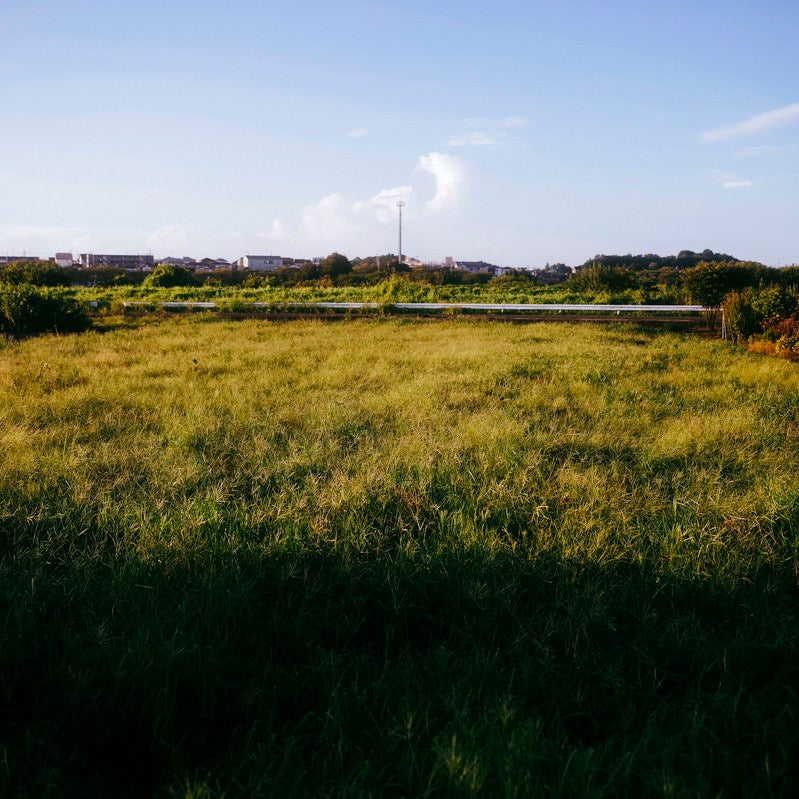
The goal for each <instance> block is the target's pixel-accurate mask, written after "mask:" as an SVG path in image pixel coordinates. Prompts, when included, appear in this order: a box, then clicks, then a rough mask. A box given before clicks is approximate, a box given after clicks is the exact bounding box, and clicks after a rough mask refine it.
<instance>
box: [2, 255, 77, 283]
mask: <svg viewBox="0 0 799 799" xmlns="http://www.w3.org/2000/svg"><path fill="white" fill-rule="evenodd" d="M72 273H73V270H66V269H62V268H60V267H58V266H54V265H53V264H51V263H48V262H47V261H11V263H9V264H6V265H5V266H4V267H2V268H0V283H6V284H9V285H15V286H18V285H23V284H28V285H31V286H69V285H70V284H71V283H72V279H71V276H72Z"/></svg>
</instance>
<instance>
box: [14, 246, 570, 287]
mask: <svg viewBox="0 0 799 799" xmlns="http://www.w3.org/2000/svg"><path fill="white" fill-rule="evenodd" d="M381 258H382V259H383V260H384V261H385V262H386V263H388V262H390V261H393V262H395V263H396V261H397V256H396V255H393V254H391V253H389V254H387V255H384V256H371V257H370V258H363V259H360V258H356V259H354V261H353V263H358V262H359V261H374V260H377V262H378V266H379V263H380V260H381ZM323 260H324V259H323V258H290V257H285V256H280V255H242V256H241V257H240V258H237V259H235V260H233V261H228V260H227V259H225V258H201V259H195V258H190V257H188V256H184V257H180V258H176V257H172V256H169V257H166V258H156V257H155V256H154V255H152V254H147V255H143V254H136V255H129V254H128V255H120V254H108V253H80V254H79V255H73V254H72V253H71V252H57V253H55V255H53V256H45V257H40V256H35V255H28V254H23V255H8V254H7V255H0V266H2V265H5V264H9V263H13V262H19V261H28V262H37V261H39V262H47V263H51V264H54V265H55V266H58V267H62V268H65V269H68V268H72V269H97V268H103V267H106V268H114V269H122V270H125V271H129V272H145V273H146V272H151V271H152V270H153V269H155V267H156V266H159V265H160V264H169V265H171V266H180V267H183V268H184V269H188V270H189V271H190V272H192V273H194V274H197V275H211V274H213V273H214V272H228V271H244V272H274V271H277V270H278V269H301V268H302V267H305V266H308V265H310V264H320V263H321V262H322V261H323ZM401 263H402V266H403V267H405V268H408V269H413V268H423V267H426V268H432V269H451V270H455V271H461V272H469V273H472V274H480V275H486V276H489V277H499V276H501V275H504V274H507V273H508V272H514V271H515V272H527V273H529V274H530V275H532V276H535V277H536V278H538V280H539V281H540V282H542V283H560V282H562V281H564V280H566V279H567V278H568V277H569V275H571V274H574V273H575V272H576V271H577V268H576V267H570V266H566V265H565V264H554V265H552V266H550V265H549V264H547V265H546V266H545V267H543V268H540V269H528V268H514V267H507V266H497V265H496V264H491V263H488V262H486V261H462V260H459V259H455V258H452V257H451V256H447V257H446V258H444V260H443V261H422V260H420V259H418V258H413V257H409V256H402V262H401Z"/></svg>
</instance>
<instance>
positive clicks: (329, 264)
mask: <svg viewBox="0 0 799 799" xmlns="http://www.w3.org/2000/svg"><path fill="white" fill-rule="evenodd" d="M348 272H352V264H351V263H350V262H349V259H348V258H347V257H346V256H345V255H342V254H341V253H338V252H332V253H330V255H328V256H327V258H325V259H324V260H323V261H322V262H321V263H320V264H319V273H320V275H321V276H322V277H331V278H332V277H339V275H345V274H347V273H348Z"/></svg>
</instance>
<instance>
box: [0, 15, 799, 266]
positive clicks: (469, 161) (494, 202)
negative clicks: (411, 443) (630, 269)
mask: <svg viewBox="0 0 799 799" xmlns="http://www.w3.org/2000/svg"><path fill="white" fill-rule="evenodd" d="M0 35H1V36H2V42H3V46H2V47H0V109H2V110H1V111H0V255H21V254H29V255H39V256H40V257H49V256H52V255H53V254H54V253H55V252H62V251H71V252H73V253H75V254H77V253H81V252H95V253H153V254H154V255H155V256H156V257H157V258H159V257H166V256H175V257H177V256H191V257H194V258H202V257H206V256H208V257H215V258H216V257H221V258H227V259H229V260H232V259H234V258H238V257H240V256H241V255H245V254H253V255H271V254H274V255H283V256H289V257H294V258H312V257H320V256H325V255H327V254H329V253H331V252H334V251H337V252H341V253H343V254H345V255H346V256H348V257H349V258H355V257H365V256H368V255H373V254H377V253H388V252H394V253H396V251H397V247H398V232H399V231H398V208H397V202H398V201H400V200H401V201H403V202H405V206H404V207H403V216H402V251H403V253H404V254H405V255H408V256H413V257H417V258H420V259H422V260H425V261H443V259H444V258H445V257H446V256H452V257H454V258H456V259H461V260H485V261H489V262H491V263H494V264H498V265H501V266H515V267H541V266H544V265H545V264H546V263H560V262H563V263H567V264H570V265H573V264H579V263H583V262H584V261H586V260H588V259H590V258H591V257H593V256H594V255H595V254H625V253H633V254H637V253H656V254H659V255H670V254H676V253H677V252H679V251H680V250H685V249H687V250H694V251H701V250H703V249H705V248H710V249H712V250H714V251H716V252H724V253H729V254H730V255H733V256H735V257H737V258H740V259H744V260H754V261H760V262H762V263H765V264H768V265H770V266H783V265H786V264H794V263H799V224H797V222H799V220H798V219H797V211H799V58H797V55H796V52H797V51H796V42H797V41H799V3H797V2H796V0H756V1H752V2H750V0H735V2H729V0H725V1H724V2H720V1H719V0H690V2H688V1H687V0H671V1H670V2H665V0H659V1H658V2H654V1H651V2H648V1H647V0H637V2H627V0H605V1H604V2H598V1H597V0H594V1H593V2H589V1H586V0H561V2H555V0H549V1H548V2H542V1H539V0H528V1H527V2H521V1H517V0H494V2H493V3H487V2H485V1H484V0H483V1H482V2H473V0H458V1H457V2H452V1H451V0H440V1H438V2H437V1H436V0H403V2H395V1H394V0H347V2H346V3H345V2H322V1H321V0H292V2H288V0H281V2H273V1H272V0H258V1H257V2H256V0H226V2H208V1H207V0H192V2H185V1H184V0H169V2H166V1H165V0H157V2H156V1H155V0H137V2H135V3H134V2H130V0H102V2H100V1H99V0H0Z"/></svg>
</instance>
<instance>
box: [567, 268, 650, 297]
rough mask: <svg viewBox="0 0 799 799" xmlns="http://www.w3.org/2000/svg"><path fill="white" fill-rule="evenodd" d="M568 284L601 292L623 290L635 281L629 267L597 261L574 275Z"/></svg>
mask: <svg viewBox="0 0 799 799" xmlns="http://www.w3.org/2000/svg"><path fill="white" fill-rule="evenodd" d="M567 284H568V286H569V288H571V289H574V290H575V291H580V292H584V293H588V294H600V293H602V292H605V291H623V290H624V289H626V288H630V287H632V286H633V285H634V284H635V281H634V279H633V277H632V273H631V272H630V271H629V270H628V269H625V268H623V267H620V266H606V265H604V264H601V263H596V264H591V266H589V267H588V268H587V269H586V268H583V269H581V270H580V271H579V272H578V273H577V274H576V275H572V276H571V277H570V278H569V279H568V281H567Z"/></svg>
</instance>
